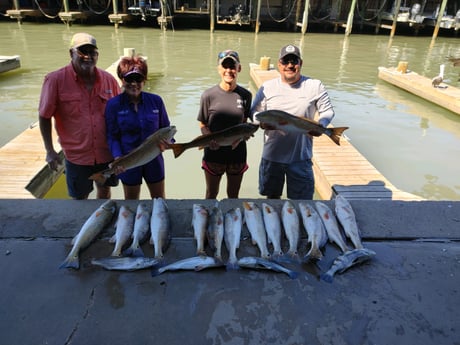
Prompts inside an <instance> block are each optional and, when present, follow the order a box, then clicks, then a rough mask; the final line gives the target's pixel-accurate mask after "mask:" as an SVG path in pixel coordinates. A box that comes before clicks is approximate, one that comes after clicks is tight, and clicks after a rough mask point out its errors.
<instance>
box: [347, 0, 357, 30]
mask: <svg viewBox="0 0 460 345" xmlns="http://www.w3.org/2000/svg"><path fill="white" fill-rule="evenodd" d="M355 7H356V0H353V1H352V3H351V7H350V12H348V19H347V27H346V28H345V36H349V35H350V34H351V30H352V27H353V16H354V12H355Z"/></svg>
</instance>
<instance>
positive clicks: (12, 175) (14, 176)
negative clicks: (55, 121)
mask: <svg viewBox="0 0 460 345" xmlns="http://www.w3.org/2000/svg"><path fill="white" fill-rule="evenodd" d="M53 142H54V147H55V148H56V151H58V152H59V151H61V146H60V145H59V143H58V141H57V135H56V133H55V132H54V130H53ZM45 158H46V152H45V148H44V146H43V141H42V139H41V134H40V128H39V126H38V125H37V126H32V127H31V128H28V129H26V130H25V131H24V132H22V133H21V134H19V135H18V136H17V137H15V138H14V139H13V140H11V141H10V142H8V143H7V144H5V145H4V146H2V147H1V148H0V161H1V162H2V164H1V165H0V197H1V198H2V199H34V198H41V197H43V195H44V194H45V193H46V191H47V190H48V189H49V187H47V186H48V185H49V184H53V183H55V182H56V180H57V179H58V177H59V176H60V175H61V174H62V172H63V171H64V166H61V167H60V169H59V170H58V172H54V171H51V169H49V168H48V166H47V165H46V163H45ZM40 172H41V173H43V172H45V173H46V175H47V176H48V177H51V178H48V179H47V181H46V185H44V184H43V182H42V179H38V180H37V176H39V175H40Z"/></svg>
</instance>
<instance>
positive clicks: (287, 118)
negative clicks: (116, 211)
mask: <svg viewBox="0 0 460 345" xmlns="http://www.w3.org/2000/svg"><path fill="white" fill-rule="evenodd" d="M256 118H257V120H258V121H259V122H263V123H266V124H269V125H270V126H271V127H272V128H273V129H276V130H279V131H282V132H295V133H299V134H305V135H307V134H308V133H309V132H310V131H314V132H316V133H321V134H325V135H327V136H328V137H329V138H331V140H332V141H333V142H334V143H336V144H337V145H340V137H341V136H342V133H343V132H344V131H345V130H346V129H348V127H336V128H334V127H331V128H324V127H322V126H321V125H320V124H319V123H317V122H316V121H313V120H310V119H307V118H302V117H298V116H294V115H291V114H289V113H286V112H284V111H281V110H267V111H263V112H260V113H258V114H256ZM258 128H259V125H258V124H253V123H241V124H238V125H235V126H232V127H229V128H226V129H223V130H221V131H217V132H213V133H209V134H203V135H200V136H198V137H196V138H195V139H193V140H191V141H189V142H185V143H171V141H172V139H173V137H174V135H175V134H176V133H177V129H176V127H175V126H169V127H164V128H160V129H159V130H158V131H156V132H155V133H153V134H152V135H150V136H149V137H148V138H146V139H145V140H144V142H143V143H142V144H141V145H139V146H138V147H137V148H135V149H134V150H132V151H131V152H129V153H128V154H126V155H124V156H123V157H120V158H117V159H116V160H115V161H113V162H112V164H111V166H110V168H109V169H107V170H104V171H101V172H98V173H95V174H93V175H92V176H91V177H90V179H92V180H95V181H97V182H99V183H103V182H105V180H106V179H107V178H109V177H110V176H111V175H113V174H114V173H115V171H117V170H118V169H117V168H118V167H120V166H122V167H123V168H124V169H126V170H127V169H131V168H135V167H138V166H141V165H144V164H146V163H148V162H150V161H151V160H152V159H154V158H155V157H157V156H158V155H159V154H160V153H161V151H160V143H161V142H168V143H170V144H169V148H170V149H172V150H173V153H174V157H176V158H177V157H179V156H180V155H181V154H182V153H183V152H184V151H185V150H187V149H190V148H194V147H197V148H204V147H207V146H209V145H210V144H211V143H217V144H219V145H220V146H231V147H232V148H235V147H236V146H237V145H238V144H239V143H240V142H241V141H244V140H248V139H249V138H250V137H251V136H254V133H255V132H256V131H257V130H258Z"/></svg>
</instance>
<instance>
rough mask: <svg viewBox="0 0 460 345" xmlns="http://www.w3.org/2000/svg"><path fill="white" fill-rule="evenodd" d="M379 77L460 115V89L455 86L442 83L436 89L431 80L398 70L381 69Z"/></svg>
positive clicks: (411, 72)
mask: <svg viewBox="0 0 460 345" xmlns="http://www.w3.org/2000/svg"><path fill="white" fill-rule="evenodd" d="M378 76H379V78H380V79H382V80H384V81H386V82H388V83H390V84H392V85H394V86H397V87H399V88H401V89H403V90H405V91H407V92H410V93H413V94H414V95H417V96H419V97H421V98H423V99H426V100H427V101H430V102H433V103H434V104H436V105H439V106H440V107H443V108H446V109H448V110H450V111H452V112H454V113H455V114H457V115H460V89H458V88H456V87H454V86H450V85H446V84H444V83H441V84H440V85H439V86H438V87H434V86H433V85H432V84H431V79H429V78H427V77H424V76H421V75H420V74H417V73H415V72H413V71H407V72H405V73H404V71H398V69H397V68H385V67H379V74H378Z"/></svg>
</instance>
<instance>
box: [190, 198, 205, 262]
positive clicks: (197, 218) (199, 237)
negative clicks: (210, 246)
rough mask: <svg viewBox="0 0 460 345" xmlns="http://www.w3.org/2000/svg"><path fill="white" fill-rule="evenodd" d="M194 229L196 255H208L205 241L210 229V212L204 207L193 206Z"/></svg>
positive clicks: (199, 205)
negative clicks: (207, 229) (207, 230)
mask: <svg viewBox="0 0 460 345" xmlns="http://www.w3.org/2000/svg"><path fill="white" fill-rule="evenodd" d="M192 209H193V210H192V212H193V215H192V227H193V236H194V237H195V241H196V255H206V250H205V247H204V245H205V239H206V228H207V227H208V216H209V212H208V210H207V209H206V207H205V206H204V205H201V204H193V206H192Z"/></svg>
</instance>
